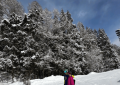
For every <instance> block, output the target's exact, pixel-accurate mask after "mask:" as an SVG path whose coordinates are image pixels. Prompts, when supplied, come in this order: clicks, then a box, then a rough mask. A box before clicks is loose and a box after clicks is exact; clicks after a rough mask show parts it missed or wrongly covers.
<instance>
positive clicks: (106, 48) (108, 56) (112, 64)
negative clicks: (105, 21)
mask: <svg viewBox="0 0 120 85" xmlns="http://www.w3.org/2000/svg"><path fill="white" fill-rule="evenodd" d="M97 43H98V46H99V47H100V49H101V51H103V61H104V70H105V71H108V70H112V69H117V68H118V64H119V62H118V59H117V56H116V55H115V54H114V52H115V51H113V50H112V49H113V48H112V46H111V44H110V40H109V38H108V37H107V35H106V33H105V31H104V29H99V30H98V38H97Z"/></svg>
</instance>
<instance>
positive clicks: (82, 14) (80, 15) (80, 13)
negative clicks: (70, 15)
mask: <svg viewBox="0 0 120 85" xmlns="http://www.w3.org/2000/svg"><path fill="white" fill-rule="evenodd" d="M86 14H87V12H84V11H80V12H79V13H78V17H81V18H82V17H84V16H85V15H86Z"/></svg>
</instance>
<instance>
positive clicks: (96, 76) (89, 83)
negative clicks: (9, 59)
mask: <svg viewBox="0 0 120 85" xmlns="http://www.w3.org/2000/svg"><path fill="white" fill-rule="evenodd" d="M75 80H76V83H75V85H120V69H116V70H112V71H108V72H102V73H95V72H91V73H90V74H88V75H77V76H75ZM0 85H2V84H0ZM9 85H23V83H22V82H15V83H12V84H9ZM31 85H64V77H63V76H60V75H58V76H50V77H46V78H44V79H34V80H31Z"/></svg>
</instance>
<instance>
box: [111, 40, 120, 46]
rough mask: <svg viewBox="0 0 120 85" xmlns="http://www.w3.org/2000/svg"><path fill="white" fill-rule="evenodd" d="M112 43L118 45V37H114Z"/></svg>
mask: <svg viewBox="0 0 120 85" xmlns="http://www.w3.org/2000/svg"><path fill="white" fill-rule="evenodd" d="M112 44H116V45H118V46H120V41H119V38H117V39H115V40H114V41H113V42H112Z"/></svg>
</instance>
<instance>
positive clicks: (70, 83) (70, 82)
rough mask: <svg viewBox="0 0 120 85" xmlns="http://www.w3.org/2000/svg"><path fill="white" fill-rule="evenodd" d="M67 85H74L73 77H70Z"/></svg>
mask: <svg viewBox="0 0 120 85" xmlns="http://www.w3.org/2000/svg"><path fill="white" fill-rule="evenodd" d="M67 85H74V80H73V77H72V76H69V77H68V84H67Z"/></svg>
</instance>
